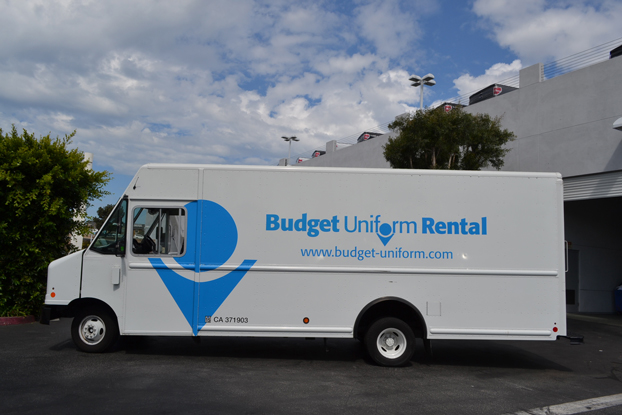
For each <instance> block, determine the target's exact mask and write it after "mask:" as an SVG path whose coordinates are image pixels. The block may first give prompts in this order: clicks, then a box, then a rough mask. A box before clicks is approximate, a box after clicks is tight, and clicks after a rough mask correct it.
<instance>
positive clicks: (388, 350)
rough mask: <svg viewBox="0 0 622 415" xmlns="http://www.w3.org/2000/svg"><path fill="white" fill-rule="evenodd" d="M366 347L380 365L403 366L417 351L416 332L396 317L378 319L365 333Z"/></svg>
mask: <svg viewBox="0 0 622 415" xmlns="http://www.w3.org/2000/svg"><path fill="white" fill-rule="evenodd" d="M365 347H366V348H367V353H369V356H370V357H371V358H372V360H373V361H374V362H376V363H377V364H379V365H380V366H391V367H395V366H403V365H405V364H406V363H408V361H410V359H411V358H412V356H413V354H414V352H415V334H414V333H413V330H412V328H411V327H410V326H409V325H408V324H406V323H405V322H404V321H402V320H400V319H398V318H394V317H384V318H381V319H378V320H376V321H375V322H374V323H373V324H372V325H371V326H370V327H369V329H368V330H367V333H366V334H365Z"/></svg>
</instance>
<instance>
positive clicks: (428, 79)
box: [409, 73, 436, 109]
mask: <svg viewBox="0 0 622 415" xmlns="http://www.w3.org/2000/svg"><path fill="white" fill-rule="evenodd" d="M409 81H411V82H412V84H411V86H415V87H417V86H421V105H420V106H419V108H420V109H423V86H424V85H427V86H434V85H436V81H435V80H434V75H432V74H431V73H429V74H427V75H426V76H424V77H420V76H417V75H413V76H412V77H411V78H409Z"/></svg>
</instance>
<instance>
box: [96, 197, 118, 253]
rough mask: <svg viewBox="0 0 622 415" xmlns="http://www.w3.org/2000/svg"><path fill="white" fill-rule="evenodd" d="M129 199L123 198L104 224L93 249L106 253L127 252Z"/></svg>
mask: <svg viewBox="0 0 622 415" xmlns="http://www.w3.org/2000/svg"><path fill="white" fill-rule="evenodd" d="M126 213H127V200H122V201H121V202H120V203H119V205H118V206H117V208H116V209H115V210H114V212H112V214H111V215H110V217H108V220H107V221H106V223H105V224H104V225H103V227H102V229H101V231H100V232H99V234H98V235H97V238H96V239H95V241H93V244H92V245H91V248H90V249H91V250H93V251H95V252H99V253H100V254H106V255H118V254H125V229H126V224H127V214H126Z"/></svg>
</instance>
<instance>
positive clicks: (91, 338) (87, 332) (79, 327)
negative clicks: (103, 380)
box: [71, 307, 119, 353]
mask: <svg viewBox="0 0 622 415" xmlns="http://www.w3.org/2000/svg"><path fill="white" fill-rule="evenodd" d="M71 338H72V339H73V342H74V343H75V345H76V346H77V347H78V349H80V350H82V351H83V352H87V353H101V352H104V351H106V350H107V349H108V348H109V347H110V346H112V345H113V344H114V343H115V342H116V341H117V339H118V338H119V325H118V324H117V318H116V316H114V315H113V314H112V313H111V312H109V311H108V310H106V309H105V308H103V307H87V308H84V309H82V310H80V311H78V312H77V313H76V315H75V317H74V318H73V322H72V323H71Z"/></svg>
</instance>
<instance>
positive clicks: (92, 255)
mask: <svg viewBox="0 0 622 415" xmlns="http://www.w3.org/2000/svg"><path fill="white" fill-rule="evenodd" d="M127 204H128V201H127V199H122V200H120V201H119V203H118V204H117V206H116V207H115V209H114V211H113V212H112V214H111V215H110V217H108V219H107V221H106V223H105V224H104V225H103V227H102V229H101V230H100V232H99V233H98V234H97V237H96V238H95V240H94V241H93V243H92V244H91V246H89V248H88V249H87V250H86V251H85V252H84V256H83V262H82V280H81V286H80V297H81V298H96V299H99V300H101V301H103V302H104V303H106V304H108V305H109V306H110V307H111V308H112V309H113V311H114V312H115V314H116V316H117V318H118V319H119V324H120V323H121V321H122V316H123V290H122V288H121V282H122V280H123V275H122V274H123V256H124V255H125V249H126V238H127Z"/></svg>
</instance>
